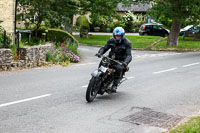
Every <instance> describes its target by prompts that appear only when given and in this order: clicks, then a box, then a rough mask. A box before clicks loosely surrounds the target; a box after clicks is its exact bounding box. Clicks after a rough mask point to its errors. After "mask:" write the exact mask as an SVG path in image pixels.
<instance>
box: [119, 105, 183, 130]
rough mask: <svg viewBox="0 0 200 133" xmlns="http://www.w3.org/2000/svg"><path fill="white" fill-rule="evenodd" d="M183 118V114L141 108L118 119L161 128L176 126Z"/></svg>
mask: <svg viewBox="0 0 200 133" xmlns="http://www.w3.org/2000/svg"><path fill="white" fill-rule="evenodd" d="M183 118H184V117H183V116H178V115H171V114H166V113H162V112H156V111H153V110H152V109H148V108H143V109H142V110H141V111H139V112H136V113H134V114H132V115H128V116H126V117H124V118H122V119H120V121H124V122H129V123H134V124H147V125H150V126H156V127H161V128H172V127H174V126H176V125H177V124H178V123H179V122H180V121H181V120H182V119H183Z"/></svg>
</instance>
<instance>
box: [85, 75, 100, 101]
mask: <svg viewBox="0 0 200 133" xmlns="http://www.w3.org/2000/svg"><path fill="white" fill-rule="evenodd" d="M99 83H100V82H99V80H98V78H95V77H92V78H91V80H90V83H89V85H88V88H87V91H86V100H87V101H88V102H92V101H93V100H94V99H95V98H96V96H97V93H98V91H99V88H100V85H99Z"/></svg>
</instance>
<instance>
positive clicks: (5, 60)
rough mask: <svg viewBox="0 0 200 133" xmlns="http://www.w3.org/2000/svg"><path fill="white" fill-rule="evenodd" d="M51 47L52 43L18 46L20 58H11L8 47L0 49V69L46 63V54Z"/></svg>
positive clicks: (12, 68) (28, 66)
mask: <svg viewBox="0 0 200 133" xmlns="http://www.w3.org/2000/svg"><path fill="white" fill-rule="evenodd" d="M52 49H53V44H46V45H41V46H33V47H22V48H20V59H19V60H17V61H14V60H12V55H11V50H10V49H0V71H7V70H14V69H21V68H31V67H36V66H40V65H43V64H45V63H46V55H47V53H48V52H49V51H51V50H52Z"/></svg>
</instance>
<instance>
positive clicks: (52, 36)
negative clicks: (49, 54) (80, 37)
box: [47, 29, 78, 44]
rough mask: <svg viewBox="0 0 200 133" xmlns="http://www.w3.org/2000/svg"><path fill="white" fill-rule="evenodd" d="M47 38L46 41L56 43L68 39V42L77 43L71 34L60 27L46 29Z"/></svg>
mask: <svg viewBox="0 0 200 133" xmlns="http://www.w3.org/2000/svg"><path fill="white" fill-rule="evenodd" d="M47 38H48V41H52V42H56V43H61V42H64V41H68V42H69V43H75V44H78V41H77V40H76V39H75V38H74V37H73V36H72V35H71V34H69V33H68V32H66V31H63V30H60V29H48V33H47Z"/></svg>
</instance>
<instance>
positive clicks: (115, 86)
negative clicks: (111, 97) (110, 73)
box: [111, 78, 119, 93]
mask: <svg viewBox="0 0 200 133" xmlns="http://www.w3.org/2000/svg"><path fill="white" fill-rule="evenodd" d="M118 83H119V79H118V78H117V79H114V82H113V85H112V88H111V91H112V92H114V93H116V92H117V86H118Z"/></svg>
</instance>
